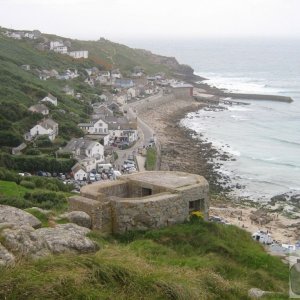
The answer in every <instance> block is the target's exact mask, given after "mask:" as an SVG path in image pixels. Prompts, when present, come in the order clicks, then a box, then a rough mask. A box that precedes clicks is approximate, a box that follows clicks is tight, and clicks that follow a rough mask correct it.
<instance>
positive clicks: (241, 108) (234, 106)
mask: <svg viewBox="0 0 300 300" xmlns="http://www.w3.org/2000/svg"><path fill="white" fill-rule="evenodd" d="M227 109H228V110H230V111H252V109H250V108H247V107H244V106H237V105H233V106H228V107H227Z"/></svg>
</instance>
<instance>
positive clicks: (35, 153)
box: [26, 149, 41, 155]
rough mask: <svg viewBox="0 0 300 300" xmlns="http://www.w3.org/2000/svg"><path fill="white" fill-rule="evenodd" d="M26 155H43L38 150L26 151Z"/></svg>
mask: <svg viewBox="0 0 300 300" xmlns="http://www.w3.org/2000/svg"><path fill="white" fill-rule="evenodd" d="M26 154H27V155H40V154H41V151H40V150H38V149H28V150H27V151H26Z"/></svg>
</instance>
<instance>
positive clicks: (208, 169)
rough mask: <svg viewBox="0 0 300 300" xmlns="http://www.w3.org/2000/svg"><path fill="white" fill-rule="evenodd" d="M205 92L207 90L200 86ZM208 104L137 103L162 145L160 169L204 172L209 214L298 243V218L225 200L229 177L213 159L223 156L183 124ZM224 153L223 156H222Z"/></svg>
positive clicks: (280, 240)
mask: <svg viewBox="0 0 300 300" xmlns="http://www.w3.org/2000/svg"><path fill="white" fill-rule="evenodd" d="M200 92H201V93H203V92H204V93H205V92H206V91H205V90H201V91H200ZM205 106H207V104H204V103H200V102H196V101H195V100H193V99H174V98H170V97H169V98H164V97H162V98H161V101H157V100H156V101H155V104H153V105H152V106H151V104H150V105H149V103H148V106H147V108H146V109H145V107H144V106H141V107H138V106H137V111H138V115H139V117H140V118H141V119H142V120H144V121H145V122H146V123H147V124H148V125H149V126H151V127H152V128H153V129H154V131H155V133H156V138H157V140H158V142H159V145H160V148H161V164H160V169H161V170H176V171H184V172H190V173H195V174H199V175H202V176H204V177H205V178H206V179H207V180H208V182H209V184H210V190H211V195H212V196H211V209H210V215H215V216H219V217H221V218H223V219H224V220H226V221H227V222H229V223H230V224H233V225H236V226H239V227H241V228H244V229H245V230H247V231H249V233H251V234H252V233H254V232H256V231H258V230H263V231H268V232H269V233H270V234H271V235H272V238H273V239H274V240H275V241H277V242H278V243H289V244H290V243H291V244H292V243H295V242H296V241H297V240H299V238H300V236H299V234H298V228H300V223H299V222H298V221H297V220H295V219H294V220H293V219H289V218H287V217H285V216H283V215H280V214H278V213H276V212H267V211H265V210H262V209H261V208H259V207H258V206H256V207H254V205H252V204H251V203H236V202H233V201H229V200H228V199H227V200H223V199H225V198H226V196H224V195H226V189H224V186H223V185H222V183H223V182H225V181H227V182H228V181H230V178H226V177H224V175H220V174H219V173H218V171H217V170H218V168H219V166H218V165H216V164H214V163H213V159H214V158H216V157H218V158H219V159H220V158H221V160H222V159H223V160H226V159H230V157H222V156H224V154H220V153H218V151H217V150H216V149H214V148H213V147H212V146H211V144H210V143H208V142H206V141H205V140H201V135H200V136H199V135H198V136H197V137H198V138H197V139H195V137H196V136H195V133H194V132H193V131H191V130H188V129H186V128H183V127H181V126H180V124H179V122H180V120H181V119H182V118H183V117H184V116H185V115H186V114H187V113H188V112H192V111H197V110H199V109H200V108H203V107H205ZM220 156H221V157H220Z"/></svg>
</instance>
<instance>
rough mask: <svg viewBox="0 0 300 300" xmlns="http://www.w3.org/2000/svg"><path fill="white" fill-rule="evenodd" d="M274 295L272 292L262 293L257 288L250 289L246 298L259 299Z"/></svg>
mask: <svg viewBox="0 0 300 300" xmlns="http://www.w3.org/2000/svg"><path fill="white" fill-rule="evenodd" d="M272 294H275V293H274V292H267V291H263V290H261V289H258V288H251V289H250V290H249V291H248V297H249V298H251V299H260V298H262V297H264V296H266V295H272Z"/></svg>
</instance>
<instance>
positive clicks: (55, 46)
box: [50, 41, 68, 54]
mask: <svg viewBox="0 0 300 300" xmlns="http://www.w3.org/2000/svg"><path fill="white" fill-rule="evenodd" d="M50 50H52V51H54V52H56V53H60V54H67V53H68V47H67V46H65V45H64V43H63V42H62V41H51V42H50Z"/></svg>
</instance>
